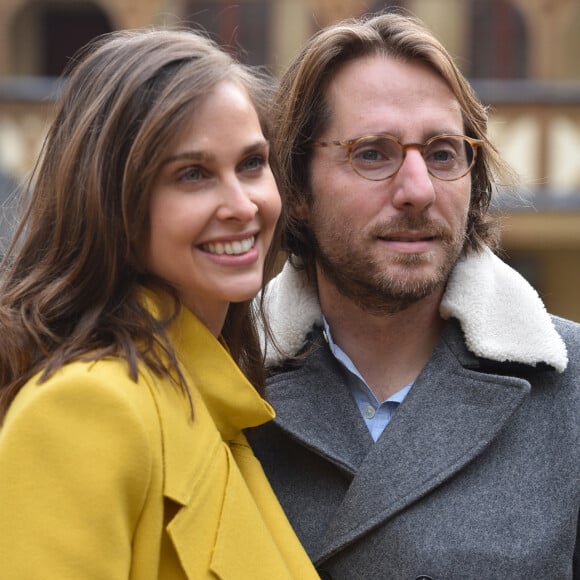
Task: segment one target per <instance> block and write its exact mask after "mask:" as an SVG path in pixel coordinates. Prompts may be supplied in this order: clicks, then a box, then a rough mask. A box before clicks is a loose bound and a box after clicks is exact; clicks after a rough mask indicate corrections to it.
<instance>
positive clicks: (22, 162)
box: [0, 0, 580, 321]
mask: <svg viewBox="0 0 580 580" xmlns="http://www.w3.org/2000/svg"><path fill="white" fill-rule="evenodd" d="M395 7H402V8H404V9H405V10H407V11H409V12H411V13H413V14H415V15H417V16H419V17H420V18H421V19H422V20H423V21H425V22H426V24H427V25H428V26H429V27H430V28H431V29H432V30H433V31H434V32H435V34H436V35H437V36H438V37H439V39H440V40H441V41H442V42H443V44H444V45H445V46H446V47H447V48H448V50H449V51H450V52H451V53H452V54H453V55H454V56H455V58H456V60H457V63H458V64H459V66H460V68H461V69H462V70H463V72H464V74H465V75H466V76H467V77H468V78H469V79H470V81H471V83H472V85H473V87H474V89H475V91H476V92H477V94H478V95H479V97H480V98H481V100H482V101H483V102H484V103H485V104H486V105H488V106H489V111H490V133H491V136H492V139H493V140H494V142H495V143H496V145H497V146H498V148H499V150H500V151H501V152H502V154H503V155H504V156H505V157H506V158H507V160H508V161H509V162H510V163H511V164H512V166H513V167H514V168H515V169H516V171H517V172H518V173H519V174H520V176H521V178H522V184H521V189H520V190H519V191H517V192H507V191H506V192H500V193H499V194H498V196H497V199H496V201H495V209H494V211H497V212H500V213H501V214H502V216H503V221H504V230H503V238H502V243H503V248H504V251H505V254H504V257H505V259H506V261H508V262H509V263H511V264H512V265H513V266H514V267H515V268H516V269H518V270H519V271H520V272H521V273H522V274H523V275H524V276H525V277H526V278H527V279H528V280H529V281H530V282H531V283H532V284H533V285H534V286H535V287H536V289H537V290H538V292H539V293H540V295H541V296H542V298H543V299H544V301H545V303H546V305H547V307H548V309H549V310H550V311H551V312H553V313H555V314H559V315H561V316H565V317H568V318H572V319H574V320H577V321H580V0H398V1H396V2H389V1H382V2H380V1H379V2H377V1H373V0H235V1H233V0H92V1H81V0H0V201H2V212H1V214H0V238H1V239H0V242H2V241H5V240H6V239H7V237H8V236H9V231H10V229H11V227H12V224H13V220H14V219H15V211H16V210H15V205H16V203H17V201H18V197H19V195H18V185H19V184H21V183H22V182H23V181H24V180H25V179H26V176H27V175H28V173H29V172H30V170H31V168H32V166H33V164H34V161H35V159H36V157H37V155H38V154H39V151H40V148H41V144H42V139H43V137H44V134H45V131H46V129H47V126H48V123H49V122H50V119H51V116H52V114H53V112H52V107H53V101H54V98H55V97H56V96H57V95H58V93H59V91H60V90H61V87H62V81H61V80H59V79H58V77H59V75H60V73H61V72H62V70H63V67H64V65H65V64H66V62H67V60H68V59H69V58H70V56H71V55H72V54H73V53H74V52H75V51H76V49H78V48H79V47H80V46H82V45H84V44H85V43H86V42H88V41H89V40H90V39H91V38H93V37H95V36H98V35H100V34H102V33H105V32H108V31H111V30H115V29H122V28H140V27H144V26H150V25H182V26H183V25H186V26H202V27H204V28H205V29H207V30H208V31H209V32H210V33H211V34H212V36H214V38H216V39H217V40H218V41H220V42H221V43H222V44H224V45H225V46H227V47H229V48H230V49H231V50H232V51H234V52H236V54H237V55H238V56H239V57H240V58H241V59H242V60H244V61H245V62H248V63H251V64H259V65H265V66H267V67H268V68H269V69H270V71H271V72H272V73H273V74H275V75H279V74H280V73H281V72H282V71H283V70H284V68H285V66H286V65H287V63H288V62H289V60H290V59H291V58H292V56H293V55H294V54H295V53H296V52H297V51H298V49H299V47H300V46H301V45H302V43H303V41H304V40H305V39H306V38H308V37H309V36H310V35H311V34H312V33H314V32H315V31H317V30H318V29H319V28H321V27H323V26H326V25H327V24H330V23H332V22H336V21H338V20H341V19H343V18H347V17H351V16H360V15H362V14H365V13H369V12H375V11H378V10H384V9H392V8H395Z"/></svg>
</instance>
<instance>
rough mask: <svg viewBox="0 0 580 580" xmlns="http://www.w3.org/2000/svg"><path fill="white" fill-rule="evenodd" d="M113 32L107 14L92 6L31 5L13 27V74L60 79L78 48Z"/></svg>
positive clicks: (76, 4) (77, 3)
mask: <svg viewBox="0 0 580 580" xmlns="http://www.w3.org/2000/svg"><path fill="white" fill-rule="evenodd" d="M111 30H112V27H111V24H110V22H109V19H108V18H107V16H106V14H104V13H103V11H102V10H101V9H100V8H99V7H98V6H97V5H95V4H93V3H91V2H74V3H73V2H58V1H53V0H50V1H48V0H46V1H42V0H36V1H32V2H29V3H28V4H25V5H24V6H23V7H22V8H21V9H20V12H19V13H18V14H17V15H16V17H15V21H14V26H13V27H12V42H11V44H12V47H13V55H14V58H13V61H14V67H15V71H14V73H15V74H17V75H37V76H58V75H60V74H61V73H62V71H63V68H64V67H65V65H66V63H67V62H68V59H69V58H70V57H71V56H72V55H73V54H74V53H75V52H76V51H77V50H78V49H79V48H81V47H82V46H84V45H85V44H86V43H87V42H89V40H91V39H92V38H94V37H95V36H99V35H100V34H103V33H105V32H110V31H111Z"/></svg>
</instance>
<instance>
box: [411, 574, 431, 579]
mask: <svg viewBox="0 0 580 580" xmlns="http://www.w3.org/2000/svg"><path fill="white" fill-rule="evenodd" d="M415 580H433V578H431V576H425V574H421V576H417V578H415Z"/></svg>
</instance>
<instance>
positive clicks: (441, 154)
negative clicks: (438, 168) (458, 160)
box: [429, 149, 456, 163]
mask: <svg viewBox="0 0 580 580" xmlns="http://www.w3.org/2000/svg"><path fill="white" fill-rule="evenodd" d="M455 157H456V155H455V152H454V151H452V150H451V149H435V150H434V151H431V152H430V153H429V158H430V159H431V160H432V161H435V162H437V163H449V162H451V161H453V160H454V159H455Z"/></svg>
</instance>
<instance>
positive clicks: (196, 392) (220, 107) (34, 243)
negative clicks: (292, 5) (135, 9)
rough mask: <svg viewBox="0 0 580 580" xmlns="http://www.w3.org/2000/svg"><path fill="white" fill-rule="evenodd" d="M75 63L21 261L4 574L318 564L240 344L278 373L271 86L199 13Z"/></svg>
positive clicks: (111, 574) (192, 572)
mask: <svg viewBox="0 0 580 580" xmlns="http://www.w3.org/2000/svg"><path fill="white" fill-rule="evenodd" d="M74 62H75V64H74V65H73V67H72V70H71V71H70V76H69V80H68V86H67V88H66V91H65V93H64V95H63V97H62V99H61V102H60V106H59V109H58V112H57V116H56V119H55V121H54V123H53V124H52V127H51V129H50V131H49V134H48V137H47V140H46V143H45V147H44V153H43V156H42V159H41V161H40V162H39V165H38V167H37V168H36V171H35V176H34V180H33V185H32V186H31V188H30V195H29V200H28V205H27V210H26V212H25V214H24V218H23V220H22V223H21V224H20V228H19V231H18V232H17V233H16V237H15V240H14V242H13V243H12V246H11V248H10V249H9V252H8V255H7V256H6V258H5V260H4V262H3V273H2V276H3V279H2V285H1V289H0V295H1V297H0V324H1V332H0V403H1V411H0V413H1V415H0V416H1V418H2V421H3V424H2V428H1V431H0V504H1V505H2V514H1V517H0V562H2V564H1V570H2V577H5V578H38V577H42V578H55V579H56V578H58V579H59V580H65V579H69V578H70V579H73V578H74V579H75V580H76V579H79V578H82V579H83V580H88V579H92V578H94V579H95V580H97V579H98V580H105V579H116V578H119V579H120V578H124V579H126V578H135V579H149V578H151V579H152V578H163V579H173V578H195V579H198V578H223V579H227V578H236V579H243V578H252V579H259V578H264V579H266V578H267V579H269V580H270V579H272V578H276V579H282V578H301V579H302V578H309V577H317V576H316V574H315V572H314V569H313V568H312V567H311V564H310V562H309V561H308V558H307V556H306V554H305V553H304V551H303V550H302V548H301V546H300V544H299V543H298V541H297V539H296V537H295V536H294V534H293V532H292V530H291V528H290V526H289V524H288V522H287V520H286V518H285V516H284V514H283V512H282V510H281V508H280V507H279V504H278V503H277V501H276V500H275V498H274V495H273V493H272V491H271V489H270V487H269V485H268V484H267V482H266V479H265V477H264V474H263V472H262V470H261V467H260V466H259V464H258V462H257V460H256V459H255V457H254V456H253V454H252V453H251V451H250V449H249V447H248V445H247V442H246V439H245V437H244V435H243V434H242V429H244V428H246V427H251V426H255V425H258V424H261V423H264V422H266V421H268V420H270V419H271V418H272V417H273V411H272V409H271V408H270V407H269V406H268V404H267V403H266V402H265V401H264V400H263V399H262V398H261V397H260V396H259V395H258V393H257V392H256V390H255V389H254V388H253V387H252V385H251V384H250V383H249V382H248V380H247V379H246V378H245V377H244V375H243V374H242V373H241V371H240V370H239V368H238V366H237V365H236V364H235V362H234V360H235V361H237V362H239V363H240V364H241V365H242V367H243V368H244V369H245V370H246V371H247V372H248V374H249V377H250V378H251V379H252V380H253V381H254V383H255V384H259V382H260V373H261V371H260V364H259V363H260V358H259V356H258V355H257V353H258V352H259V348H258V344H257V341H256V335H255V332H254V327H253V324H252V320H251V319H250V310H249V302H248V301H249V300H250V299H251V298H252V297H253V296H254V294H255V293H256V292H257V290H258V289H259V287H260V285H261V283H262V275H263V270H264V265H265V261H266V254H267V250H268V247H269V244H270V241H271V239H272V235H273V232H274V228H275V224H276V220H277V218H278V215H279V212H280V199H279V195H278V191H277V189H276V185H275V182H274V179H273V177H272V174H271V172H270V168H269V165H268V154H269V150H268V142H267V137H268V125H267V122H266V118H265V115H264V114H263V111H264V110H265V99H267V98H268V96H269V93H268V82H267V80H266V79H265V78H261V77H260V76H257V75H256V73H252V72H251V71H250V70H248V69H246V68H245V67H243V66H242V65H240V64H239V63H236V62H234V61H233V60H232V59H231V57H230V56H228V55H227V54H226V53H224V52H222V51H221V50H219V49H218V48H217V47H216V46H215V45H214V44H212V43H211V42H210V41H209V40H207V39H206V38H204V37H202V36H201V35H199V34H196V33H193V32H185V31H173V32H170V31H162V30H150V31H140V32H119V33H114V34H113V35H110V36H108V37H104V38H102V39H100V40H99V41H97V42H96V43H94V44H93V45H92V46H90V48H87V49H86V50H85V51H84V52H83V53H82V54H80V55H79V56H78V57H77V58H76V59H75V61H74ZM230 303H232V304H231V305H230Z"/></svg>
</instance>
